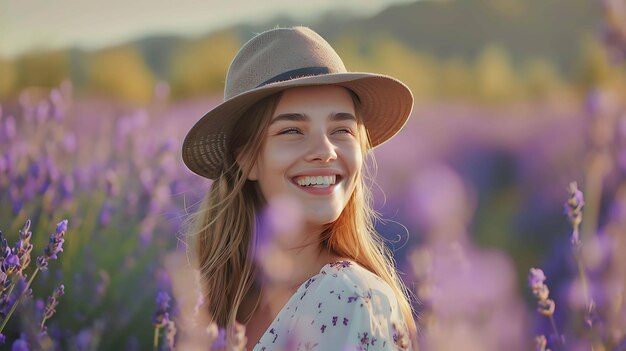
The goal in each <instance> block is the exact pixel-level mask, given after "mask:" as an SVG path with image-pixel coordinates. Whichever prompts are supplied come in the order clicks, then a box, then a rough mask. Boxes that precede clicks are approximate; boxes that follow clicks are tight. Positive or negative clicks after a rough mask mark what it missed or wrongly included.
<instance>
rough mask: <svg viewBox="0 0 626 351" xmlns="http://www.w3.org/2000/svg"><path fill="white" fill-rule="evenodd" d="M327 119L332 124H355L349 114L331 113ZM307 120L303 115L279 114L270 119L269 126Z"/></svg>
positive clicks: (353, 118) (354, 118)
mask: <svg viewBox="0 0 626 351" xmlns="http://www.w3.org/2000/svg"><path fill="white" fill-rule="evenodd" d="M328 119H330V120H331V121H334V122H336V121H355V122H356V117H354V115H353V114H351V113H349V112H339V113H333V114H331V115H330V116H328ZM309 120H310V118H309V116H307V115H305V114H303V113H281V114H280V115H278V116H276V117H274V119H272V121H271V122H270V125H272V124H274V123H276V122H280V121H291V122H306V121H309Z"/></svg>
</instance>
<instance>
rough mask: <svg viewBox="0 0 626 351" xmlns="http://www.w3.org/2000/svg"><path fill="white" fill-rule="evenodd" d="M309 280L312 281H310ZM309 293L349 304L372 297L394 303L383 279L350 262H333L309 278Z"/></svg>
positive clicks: (390, 290)
mask: <svg viewBox="0 0 626 351" xmlns="http://www.w3.org/2000/svg"><path fill="white" fill-rule="evenodd" d="M311 279H314V280H313V281H311ZM311 279H310V282H308V283H309V284H311V285H313V286H311V288H313V289H312V290H313V291H311V292H313V293H315V294H316V295H318V296H319V295H322V296H325V297H326V298H327V299H336V300H338V301H343V300H345V302H347V303H351V302H354V301H356V300H357V298H368V299H371V298H373V297H378V298H382V297H384V298H385V299H388V300H391V301H390V302H392V301H393V302H395V295H394V293H393V290H392V289H391V287H390V286H389V284H387V283H386V282H385V281H384V280H383V279H381V278H380V277H379V276H377V275H376V274H374V273H372V272H370V271H369V270H367V269H366V268H364V267H363V266H361V265H360V264H358V263H356V262H354V261H351V260H339V261H333V262H331V263H328V264H326V265H325V266H324V267H322V269H321V271H320V273H319V274H318V275H317V276H315V277H313V278H311Z"/></svg>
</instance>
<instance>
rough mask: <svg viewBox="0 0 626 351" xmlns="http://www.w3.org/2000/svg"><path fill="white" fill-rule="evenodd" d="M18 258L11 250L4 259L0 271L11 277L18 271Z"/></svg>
mask: <svg viewBox="0 0 626 351" xmlns="http://www.w3.org/2000/svg"><path fill="white" fill-rule="evenodd" d="M20 267H21V265H20V258H19V257H18V256H17V254H16V253H15V250H12V251H11V253H9V255H8V256H7V257H6V258H5V259H4V262H2V271H3V272H4V273H6V274H7V275H11V274H13V273H14V272H17V271H19V270H20Z"/></svg>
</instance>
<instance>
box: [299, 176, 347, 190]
mask: <svg viewBox="0 0 626 351" xmlns="http://www.w3.org/2000/svg"><path fill="white" fill-rule="evenodd" d="M294 180H295V182H296V183H297V184H298V185H300V186H313V187H316V188H327V187H329V186H331V185H334V184H335V182H336V181H337V176H336V175H331V176H302V177H296V178H295V179H294Z"/></svg>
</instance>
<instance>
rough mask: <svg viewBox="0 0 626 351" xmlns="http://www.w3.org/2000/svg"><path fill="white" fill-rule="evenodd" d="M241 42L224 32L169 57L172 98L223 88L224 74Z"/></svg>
mask: <svg viewBox="0 0 626 351" xmlns="http://www.w3.org/2000/svg"><path fill="white" fill-rule="evenodd" d="M240 45H241V42H240V41H239V39H238V38H237V37H236V36H235V34H234V33H232V32H229V31H226V32H219V33H215V34H213V35H211V36H209V37H206V38H202V39H199V40H195V41H190V42H186V43H184V44H182V45H181V46H180V47H179V48H178V49H177V50H176V52H175V53H174V54H173V58H172V61H171V67H170V85H171V88H172V95H173V96H175V97H182V96H194V95H200V94H206V93H208V92H218V91H222V90H223V89H224V81H225V79H226V71H227V70H228V66H229V65H230V61H231V60H232V58H233V57H234V56H235V54H236V53H237V50H239V47H240Z"/></svg>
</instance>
